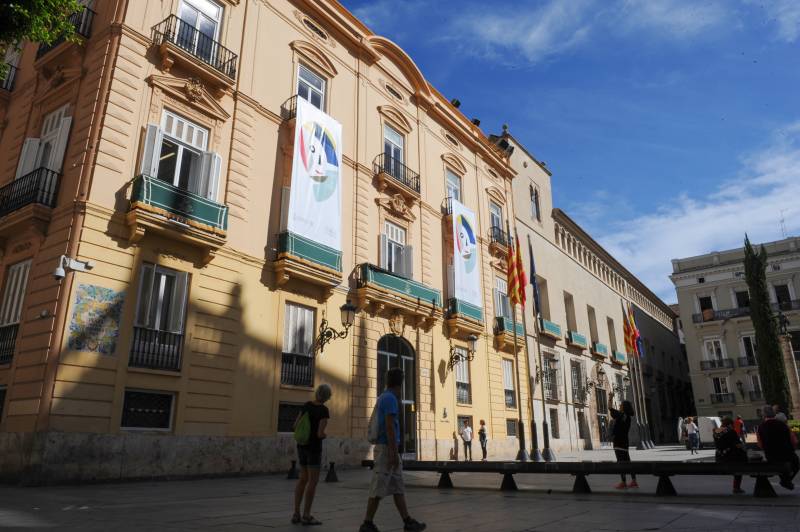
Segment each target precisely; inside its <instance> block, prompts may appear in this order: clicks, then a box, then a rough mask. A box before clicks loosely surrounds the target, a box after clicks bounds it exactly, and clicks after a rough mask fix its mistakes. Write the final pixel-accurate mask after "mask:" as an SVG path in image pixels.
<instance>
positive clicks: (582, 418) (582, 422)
mask: <svg viewBox="0 0 800 532" xmlns="http://www.w3.org/2000/svg"><path fill="white" fill-rule="evenodd" d="M588 434H589V426H588V425H587V424H586V415H585V414H584V413H583V411H582V410H581V411H578V438H580V439H582V440H585V439H586V438H587V437H588V436H587V435H588Z"/></svg>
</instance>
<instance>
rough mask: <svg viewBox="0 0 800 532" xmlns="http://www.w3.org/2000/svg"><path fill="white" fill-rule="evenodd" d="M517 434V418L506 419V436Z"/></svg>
mask: <svg viewBox="0 0 800 532" xmlns="http://www.w3.org/2000/svg"><path fill="white" fill-rule="evenodd" d="M516 435H517V420H516V419H506V436H515V437H516Z"/></svg>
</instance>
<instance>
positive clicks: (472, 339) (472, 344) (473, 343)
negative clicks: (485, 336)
mask: <svg viewBox="0 0 800 532" xmlns="http://www.w3.org/2000/svg"><path fill="white" fill-rule="evenodd" d="M467 341H468V342H469V350H470V351H471V352H473V353H474V352H475V350H476V349H477V347H478V337H477V336H475V335H474V334H471V335H469V338H467Z"/></svg>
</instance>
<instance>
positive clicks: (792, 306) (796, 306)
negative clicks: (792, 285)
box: [772, 299, 800, 312]
mask: <svg viewBox="0 0 800 532" xmlns="http://www.w3.org/2000/svg"><path fill="white" fill-rule="evenodd" d="M772 310H773V311H775V312H778V311H779V310H780V311H781V312H787V311H792V310H800V299H791V300H789V299H786V300H784V301H778V302H777V303H773V304H772Z"/></svg>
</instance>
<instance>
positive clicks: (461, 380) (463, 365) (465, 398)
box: [455, 347, 472, 405]
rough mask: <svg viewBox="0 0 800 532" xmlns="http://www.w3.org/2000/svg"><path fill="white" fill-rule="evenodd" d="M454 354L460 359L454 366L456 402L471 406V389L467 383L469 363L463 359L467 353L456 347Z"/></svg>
mask: <svg viewBox="0 0 800 532" xmlns="http://www.w3.org/2000/svg"><path fill="white" fill-rule="evenodd" d="M456 353H458V354H459V355H461V357H462V358H461V359H460V360H459V361H458V364H456V366H455V372H456V402H457V403H459V404H464V405H469V404H472V389H471V387H470V383H469V361H468V360H466V358H465V357H466V355H467V351H466V350H465V349H464V348H461V347H456Z"/></svg>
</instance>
